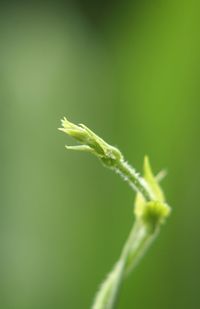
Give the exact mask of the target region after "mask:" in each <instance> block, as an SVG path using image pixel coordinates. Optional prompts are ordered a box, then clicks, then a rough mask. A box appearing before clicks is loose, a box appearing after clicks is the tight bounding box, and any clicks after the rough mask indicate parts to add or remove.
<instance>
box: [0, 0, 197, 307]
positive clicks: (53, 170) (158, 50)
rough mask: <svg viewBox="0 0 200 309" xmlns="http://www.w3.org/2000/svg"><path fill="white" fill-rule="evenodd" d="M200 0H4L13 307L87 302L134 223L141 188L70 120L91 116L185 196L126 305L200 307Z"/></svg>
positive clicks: (174, 196) (6, 269)
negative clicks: (87, 150) (90, 147)
mask: <svg viewBox="0 0 200 309" xmlns="http://www.w3.org/2000/svg"><path fill="white" fill-rule="evenodd" d="M199 17H200V4H199V1H195V0H190V1H189V0H187V1H185V0H183V1H181V0H169V1H162V0H160V1H157V0H154V1H150V2H149V1H145V0H144V1H128V0H125V1H112V0H109V1H97V0H96V1H89V0H87V1H84V0H82V1H81V0H79V1H78V0H76V1H68V2H67V3H64V2H61V1H57V2H55V3H53V2H49V3H47V2H46V4H45V3H44V4H42V2H41V3H40V4H37V2H35V3H32V2H29V4H27V3H23V2H9V4H8V2H7V5H3V2H2V4H1V10H0V120H1V121H0V128H1V130H0V145H1V146H0V149H1V151H0V159H1V160H0V174H1V177H0V185H1V186H0V187H1V190H0V308H2V309H47V308H48V309H51V308H52V309H55V308H56V309H64V308H67V309H84V308H85V309H87V308H90V305H91V303H92V300H93V297H94V294H95V292H96V290H97V288H98V286H99V284H100V283H101V282H102V280H103V278H104V277H105V275H106V274H107V272H108V271H109V270H110V269H111V267H112V265H113V264H114V262H115V261H116V260H117V258H118V256H119V253H120V250H121V248H122V245H123V243H124V241H125V239H126V237H127V235H128V232H129V230H130V228H131V225H132V221H133V215H132V206H133V199H134V196H133V194H132V192H131V190H130V189H129V188H128V186H127V185H126V184H125V183H123V182H122V181H121V179H119V177H117V176H116V175H114V174H113V173H111V172H110V171H109V170H106V169H104V168H102V167H101V166H100V164H99V162H98V161H97V160H96V159H95V158H93V157H92V156H90V155H87V154H82V153H81V154H80V153H74V152H67V151H66V150H65V149H64V145H65V144H70V143H71V142H72V141H71V140H70V139H69V138H68V137H67V136H65V135H64V134H62V133H59V131H58V130H57V128H58V127H59V126H60V118H61V117H63V116H66V117H68V118H69V119H70V120H71V121H73V122H76V123H79V122H82V123H85V124H86V125H88V126H89V127H90V128H91V129H93V130H94V131H95V132H96V133H97V134H99V135H100V136H102V137H103V138H105V139H106V140H107V141H108V142H110V143H111V144H114V145H117V146H119V148H120V149H121V150H122V152H123V153H124V155H125V157H126V158H127V160H128V161H129V162H130V163H131V164H133V166H134V167H136V168H137V170H139V171H141V170H142V161H143V157H144V155H145V154H148V155H149V156H150V159H151V162H152V165H153V168H154V171H155V172H158V171H159V170H160V169H162V168H163V167H164V168H167V170H168V177H167V178H166V179H165V180H164V181H163V187H164V189H165V192H166V195H167V198H168V202H169V204H170V205H171V206H172V207H173V213H172V216H171V217H170V220H169V221H168V223H167V224H166V226H164V227H163V229H162V233H161V234H160V237H159V238H158V240H157V241H156V242H155V244H154V245H153V246H152V248H151V249H150V251H149V252H148V254H147V256H146V257H145V259H144V260H143V261H142V263H141V264H140V265H139V267H138V268H137V269H136V270H135V271H134V273H133V274H132V275H131V276H130V277H129V278H128V280H127V281H126V282H125V284H124V285H123V289H122V293H121V295H120V299H119V308H123V309H132V308H142V309H145V308H148V309H155V308H162V309H169V308H182V309H184V308H195V309H196V308H200V293H199V286H200V263H199V261H200V241H199V236H200V224H199V216H200V205H199V195H198V193H199V191H200V189H199V174H200V164H199V156H200V143H199V135H200V122H199V112H200V103H199V99H200V85H199V75H200V66H199V63H200V48H199V47H200V45H199V30H200V19H199Z"/></svg>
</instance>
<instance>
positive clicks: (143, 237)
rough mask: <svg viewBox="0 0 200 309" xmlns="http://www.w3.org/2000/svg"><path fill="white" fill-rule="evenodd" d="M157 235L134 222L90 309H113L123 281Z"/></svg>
mask: <svg viewBox="0 0 200 309" xmlns="http://www.w3.org/2000/svg"><path fill="white" fill-rule="evenodd" d="M157 234H158V230H155V231H154V232H153V233H151V232H150V230H149V229H148V228H147V227H146V225H145V224H144V223H143V222H141V221H140V220H136V222H135V223H134V225H133V227H132V230H131V232H130V234H129V237H128V239H127V241H126V243H125V245H124V247H123V249H122V253H121V256H120V258H119V261H118V262H117V263H116V265H115V266H114V268H113V270H112V271H111V273H110V274H109V275H108V277H107V278H106V280H105V281H104V283H103V284H102V286H101V288H100V290H99V292H98V293H97V295H96V298H95V301H94V304H93V306H92V309H113V308H114V307H115V305H116V302H117V296H118V292H119V289H120V287H121V284H122V282H123V279H125V278H126V276H127V275H128V274H129V272H130V271H131V270H132V269H133V268H134V267H135V266H136V265H137V263H138V262H139V260H140V259H141V258H142V256H143V255H144V253H145V252H146V249H147V248H148V247H149V245H150V244H151V242H152V241H153V240H154V238H155V237H156V235H157Z"/></svg>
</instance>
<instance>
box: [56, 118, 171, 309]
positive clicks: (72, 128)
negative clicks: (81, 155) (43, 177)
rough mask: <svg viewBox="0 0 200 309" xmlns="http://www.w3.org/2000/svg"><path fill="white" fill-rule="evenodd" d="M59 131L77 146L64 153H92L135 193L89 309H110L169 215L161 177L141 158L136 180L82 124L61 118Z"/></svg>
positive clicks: (115, 151) (118, 156)
mask: <svg viewBox="0 0 200 309" xmlns="http://www.w3.org/2000/svg"><path fill="white" fill-rule="evenodd" d="M60 130H61V131H63V132H65V133H66V134H68V135H70V136H72V137H73V138H75V139H76V140H77V141H78V142H79V143H80V144H81V145H77V146H67V147H66V148H67V149H72V150H77V151H87V152H90V153H92V154H93V155H95V156H96V157H98V159H99V160H100V161H101V162H102V163H103V165H104V166H106V167H108V168H110V169H112V170H114V171H115V172H116V173H117V174H119V175H120V176H121V177H122V178H123V179H124V180H125V181H126V182H127V183H128V184H129V185H130V186H131V188H133V189H134V191H136V192H137V196H136V200H135V207H134V213H135V217H136V219H135V223H134V225H133V228H132V230H131V233H130V235H129V237H128V239H127V241H126V243H125V245H124V247H123V250H122V253H121V256H120V258H119V260H118V262H117V263H116V265H115V266H114V268H113V270H112V271H111V273H110V274H109V275H108V277H107V278H106V280H105V281H104V283H103V284H102V286H101V287H100V290H99V292H98V293H97V295H96V298H95V301H94V304H93V307H92V309H113V308H114V307H115V304H116V302H117V298H118V294H119V290H120V286H121V284H122V282H123V280H124V278H125V277H126V275H127V274H128V273H129V272H130V271H131V270H132V269H133V268H134V267H135V266H136V264H137V263H138V262H139V260H140V259H141V257H142V256H143V255H144V253H145V251H146V249H147V248H148V246H149V245H150V244H151V242H152V241H153V240H154V238H155V237H156V235H157V234H158V231H159V228H160V226H161V224H162V223H163V222H164V221H165V219H166V218H167V217H168V215H169V214H170V207H169V206H168V205H167V204H166V203H165V198H164V194H163V192H162V189H161V187H160V185H159V183H158V181H159V179H161V178H162V177H163V173H162V174H161V175H159V177H158V179H156V177H155V176H154V175H153V173H152V170H151V166H150V163H149V160H148V157H145V160H144V177H140V176H139V174H138V173H137V172H136V171H135V170H134V169H133V168H132V167H131V166H130V165H129V164H128V163H127V162H126V161H125V160H124V157H123V155H122V153H121V152H120V151H119V149H117V148H116V147H113V146H111V145H109V144H108V143H106V142H105V141H104V140H103V139H102V138H100V137H99V136H98V135H96V134H95V133H94V132H93V131H91V130H90V129H89V128H87V127H86V126H85V125H83V124H80V125H76V124H74V123H72V122H69V121H68V120H67V119H66V118H64V119H63V120H62V128H60Z"/></svg>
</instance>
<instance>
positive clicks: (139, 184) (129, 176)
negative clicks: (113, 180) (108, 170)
mask: <svg viewBox="0 0 200 309" xmlns="http://www.w3.org/2000/svg"><path fill="white" fill-rule="evenodd" d="M113 169H114V171H115V172H116V173H117V174H119V175H120V176H121V177H122V178H123V179H124V180H125V181H126V182H128V184H129V185H130V186H131V187H132V189H133V190H134V191H136V192H140V193H141V194H142V196H143V197H144V198H145V200H146V201H151V200H153V199H154V196H153V193H152V192H151V190H150V188H149V186H148V185H147V184H146V182H145V180H144V179H143V178H141V177H140V176H139V174H138V173H137V172H136V171H135V170H134V169H133V168H132V166H130V165H129V164H128V163H127V162H126V161H124V160H123V159H122V160H120V161H116V163H115V166H114V167H113Z"/></svg>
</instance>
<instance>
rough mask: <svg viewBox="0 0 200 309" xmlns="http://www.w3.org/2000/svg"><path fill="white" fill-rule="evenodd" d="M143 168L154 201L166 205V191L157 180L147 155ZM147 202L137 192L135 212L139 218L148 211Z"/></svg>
mask: <svg viewBox="0 0 200 309" xmlns="http://www.w3.org/2000/svg"><path fill="white" fill-rule="evenodd" d="M143 169H144V180H145V181H146V183H147V185H148V187H149V189H150V190H151V192H152V196H153V201H154V202H158V203H160V204H163V205H165V203H164V202H165V197H164V193H163V191H162V189H161V186H160V185H159V183H158V181H157V180H156V177H155V176H154V174H153V172H152V169H151V165H150V162H149V159H148V157H147V156H145V158H144V167H143ZM147 204H148V203H147V202H146V201H145V199H144V197H143V196H142V195H141V193H137V195H136V200H135V207H134V213H135V215H136V217H137V218H141V217H142V216H143V214H144V213H145V211H146V207H147ZM156 209H157V208H156Z"/></svg>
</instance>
